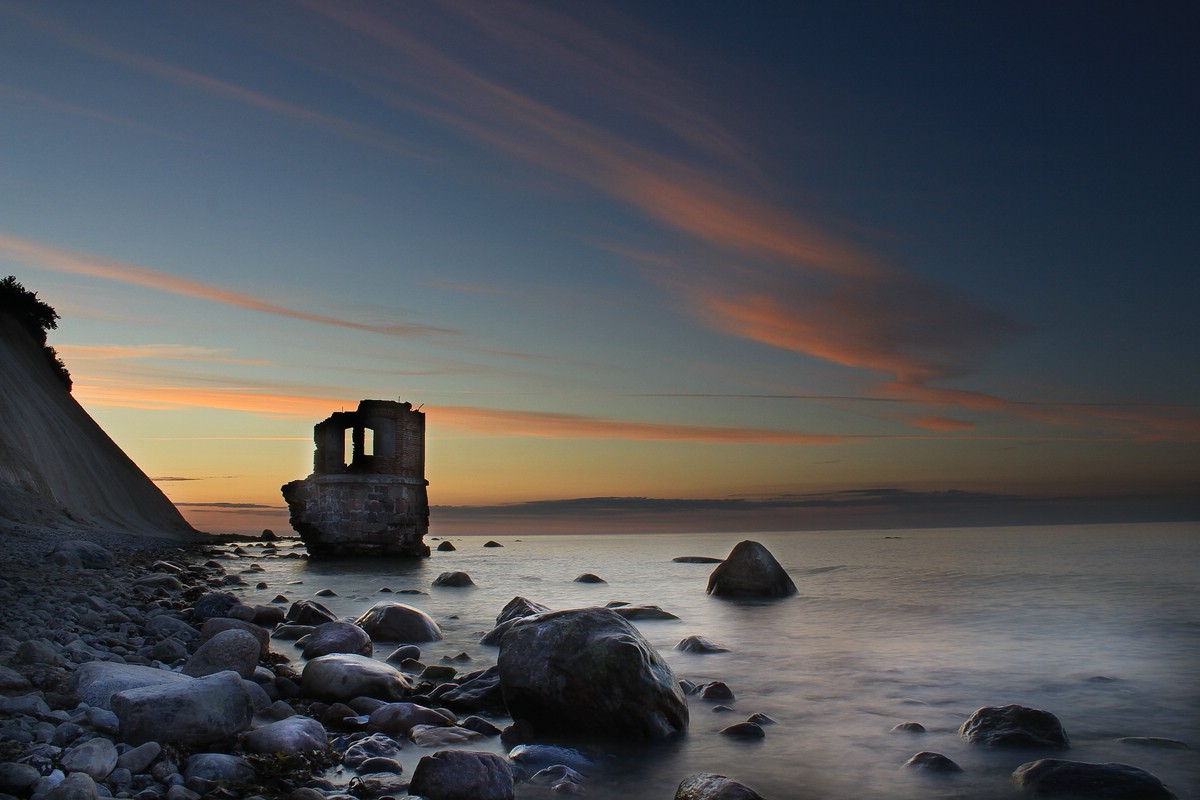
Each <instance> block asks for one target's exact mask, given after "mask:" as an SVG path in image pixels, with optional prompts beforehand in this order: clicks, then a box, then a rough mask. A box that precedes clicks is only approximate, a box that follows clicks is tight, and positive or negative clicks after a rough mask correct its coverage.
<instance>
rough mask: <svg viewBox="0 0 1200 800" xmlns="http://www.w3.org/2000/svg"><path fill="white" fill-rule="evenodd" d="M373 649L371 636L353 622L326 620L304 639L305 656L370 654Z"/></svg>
mask: <svg viewBox="0 0 1200 800" xmlns="http://www.w3.org/2000/svg"><path fill="white" fill-rule="evenodd" d="M372 650H373V647H372V644H371V637H370V636H369V635H368V634H367V632H366V631H364V630H363V629H362V628H360V627H359V626H357V625H355V624H353V623H351V622H341V621H340V620H339V621H338V622H326V623H325V624H324V625H318V626H317V627H316V628H314V629H313V632H312V633H311V634H309V636H308V638H307V639H305V641H304V657H305V658H320V657H321V656H327V655H330V654H332V653H355V654H357V655H360V656H369V655H371V652H372Z"/></svg>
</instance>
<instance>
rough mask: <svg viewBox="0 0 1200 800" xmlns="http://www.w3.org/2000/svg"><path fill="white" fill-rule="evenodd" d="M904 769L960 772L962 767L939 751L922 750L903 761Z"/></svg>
mask: <svg viewBox="0 0 1200 800" xmlns="http://www.w3.org/2000/svg"><path fill="white" fill-rule="evenodd" d="M904 767H905V768H906V769H912V770H919V771H921V772H931V773H935V772H936V773H947V774H949V773H954V772H962V771H963V769H962V767H960V766H959V765H958V764H955V763H954V762H953V761H952V760H950V759H949V758H947V757H946V756H944V755H942V754H941V753H931V752H929V751H927V750H922V751H921V752H920V753H917V754H915V755H914V756H912V757H911V758H910V759H908V761H905V762H904Z"/></svg>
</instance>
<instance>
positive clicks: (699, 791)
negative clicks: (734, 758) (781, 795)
mask: <svg viewBox="0 0 1200 800" xmlns="http://www.w3.org/2000/svg"><path fill="white" fill-rule="evenodd" d="M675 800H763V798H762V795H760V794H759V793H758V792H756V791H754V790H753V789H751V788H750V787H749V786H747V785H746V784H744V783H741V782H740V781H735V780H734V779H732V778H729V777H726V776H725V775H713V774H711V773H706V772H702V773H698V774H696V775H689V776H688V777H686V778H684V779H683V781H682V782H680V784H679V788H677V789H676V790H675Z"/></svg>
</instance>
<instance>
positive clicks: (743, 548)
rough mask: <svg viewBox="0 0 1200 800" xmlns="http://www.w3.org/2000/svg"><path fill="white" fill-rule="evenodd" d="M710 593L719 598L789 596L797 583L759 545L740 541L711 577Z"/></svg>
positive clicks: (709, 580)
mask: <svg viewBox="0 0 1200 800" xmlns="http://www.w3.org/2000/svg"><path fill="white" fill-rule="evenodd" d="M708 593H709V594H712V595H719V596H737V595H743V596H746V595H748V596H753V597H788V596H790V595H793V594H795V593H796V584H795V583H793V582H792V579H791V577H789V576H788V574H787V572H786V571H785V570H784V569H783V567H781V566H780V565H779V562H778V561H776V560H775V556H773V555H771V552H770V551H769V550H767V548H765V547H763V546H762V545H761V544H759V543H758V542H751V541H748V540H747V541H744V542H738V543H737V545H736V546H735V547H734V548H733V550H732V551H730V553H729V557H728V558H726V559H725V560H724V561H723V562H721V564H720V566H718V567H717V568H716V569H714V570H713V571H712V574H711V575H709V576H708Z"/></svg>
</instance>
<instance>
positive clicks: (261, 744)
mask: <svg viewBox="0 0 1200 800" xmlns="http://www.w3.org/2000/svg"><path fill="white" fill-rule="evenodd" d="M327 739H328V736H327V734H326V733H325V726H323V725H322V724H321V723H319V722H317V721H316V720H315V719H310V718H309V717H302V716H299V715H297V716H294V717H287V718H285V719H281V720H279V721H278V722H272V723H270V724H269V725H263V726H262V727H261V728H256V729H255V730H252V731H250V732H249V733H247V734H245V735H244V736H243V737H242V744H243V745H245V747H246V749H247V750H249V751H250V752H252V753H316V752H319V751H321V750H324V749H325V748H326V746H327Z"/></svg>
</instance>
